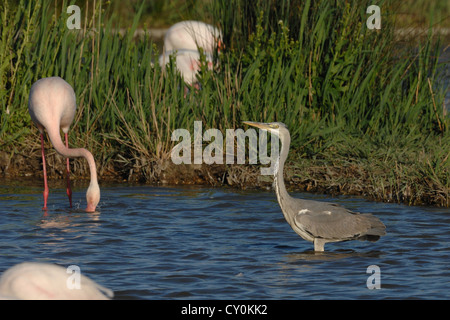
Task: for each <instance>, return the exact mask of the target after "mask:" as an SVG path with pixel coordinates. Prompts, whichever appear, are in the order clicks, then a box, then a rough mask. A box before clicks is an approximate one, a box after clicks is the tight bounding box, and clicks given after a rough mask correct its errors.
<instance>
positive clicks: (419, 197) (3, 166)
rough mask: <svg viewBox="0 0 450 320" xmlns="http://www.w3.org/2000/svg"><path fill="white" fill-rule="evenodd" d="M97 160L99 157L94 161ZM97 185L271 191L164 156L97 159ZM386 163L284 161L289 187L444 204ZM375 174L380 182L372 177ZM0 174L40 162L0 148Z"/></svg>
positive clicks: (6, 176) (58, 179)
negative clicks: (388, 173) (393, 174)
mask: <svg viewBox="0 0 450 320" xmlns="http://www.w3.org/2000/svg"><path fill="white" fill-rule="evenodd" d="M97 162H98V161H97ZM97 165H98V168H97V171H98V176H99V182H100V185H101V184H102V183H103V184H106V185H107V184H111V183H127V184H130V183H131V184H133V183H139V184H148V185H163V186H179V185H198V186H212V187H231V188H237V189H242V190H245V189H247V190H251V189H255V190H256V189H265V190H271V188H272V183H273V177H272V176H264V175H261V172H260V167H259V166H256V165H237V164H233V165H207V164H201V165H199V164H191V165H186V164H180V165H176V164H174V163H173V162H172V161H171V160H170V159H169V160H149V161H144V162H143V161H142V160H141V161H136V162H135V163H133V164H131V163H129V164H127V165H123V164H121V163H120V162H117V161H109V162H108V163H107V164H102V163H100V164H99V163H98V164H97ZM47 170H48V175H49V180H50V181H52V183H53V185H54V187H56V186H63V185H64V183H65V171H64V170H65V162H64V158H63V157H61V156H59V155H57V154H56V153H50V154H49V155H47ZM383 171H385V168H379V167H370V166H369V167H368V166H367V165H364V164H362V163H351V164H340V163H335V164H328V163H324V162H320V161H313V160H308V159H303V160H301V161H300V162H298V163H295V164H294V163H290V162H289V161H288V162H287V163H286V167H285V175H284V176H285V181H286V187H287V188H288V190H289V191H290V192H294V191H295V192H310V193H319V194H327V195H331V196H337V195H347V196H356V197H363V198H365V199H367V200H371V201H381V202H390V203H402V204H407V205H430V206H444V207H448V206H449V205H450V203H449V199H448V198H449V196H448V194H446V192H442V191H439V190H437V189H436V188H434V187H433V186H430V187H429V188H428V191H424V190H423V189H418V187H417V186H419V185H422V184H423V181H417V183H416V182H414V181H406V180H402V181H400V180H399V179H397V181H396V182H395V183H393V182H392V180H390V179H389V177H384V176H383V174H384V172H383ZM374 177H376V179H380V180H381V183H379V181H378V180H377V181H375V178H374ZM0 179H1V180H3V182H4V183H5V182H6V183H7V184H9V183H21V182H27V181H33V185H39V181H42V161H41V158H40V157H37V156H36V155H30V156H26V155H23V154H22V155H19V154H17V155H14V156H10V155H9V154H7V153H6V152H3V151H0ZM71 180H72V185H73V186H75V187H76V186H77V185H78V186H80V185H86V184H87V183H88V181H89V169H88V167H87V164H86V163H85V162H84V161H83V159H81V160H80V159H72V160H71Z"/></svg>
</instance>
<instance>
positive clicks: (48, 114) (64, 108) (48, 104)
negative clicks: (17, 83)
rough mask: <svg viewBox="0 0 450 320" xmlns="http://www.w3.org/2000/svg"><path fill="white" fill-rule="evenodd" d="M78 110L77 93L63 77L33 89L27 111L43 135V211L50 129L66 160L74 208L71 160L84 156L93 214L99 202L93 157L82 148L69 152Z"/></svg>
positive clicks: (48, 79) (32, 87)
mask: <svg viewBox="0 0 450 320" xmlns="http://www.w3.org/2000/svg"><path fill="white" fill-rule="evenodd" d="M76 108H77V104H76V98H75V92H74V91H73V88H72V87H71V86H70V84H68V83H67V82H66V81H64V80H63V79H61V78H60V77H50V78H43V79H40V80H38V81H36V82H35V83H34V84H33V85H32V86H31V90H30V97H29V101H28V111H29V112H30V116H31V119H32V120H33V122H34V123H35V124H36V126H37V127H38V129H39V132H40V134H41V151H42V166H43V170H44V207H43V209H44V210H47V199H48V193H49V191H48V184H47V170H46V166H45V155H44V129H45V130H47V133H48V136H49V138H50V141H51V142H52V144H53V147H54V148H55V150H56V151H57V152H58V153H59V154H61V155H62V156H64V157H67V195H68V197H69V202H70V207H72V190H71V187H70V179H69V172H70V171H69V158H77V157H84V158H86V160H87V162H88V164H89V170H90V172H91V182H90V184H89V188H88V189H87V192H86V200H87V208H86V211H87V212H94V211H95V208H96V207H97V205H98V203H99V201H100V187H99V186H98V181H97V171H96V166H95V161H94V157H93V156H92V154H91V153H90V152H89V151H88V150H86V149H83V148H78V149H70V148H69V144H68V131H69V127H70V125H71V124H72V121H73V118H74V116H75V111H76ZM60 128H61V129H62V131H63V132H64V138H65V142H66V144H65V145H64V143H63V142H62V140H61V136H60V131H59V130H60Z"/></svg>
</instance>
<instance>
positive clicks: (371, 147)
mask: <svg viewBox="0 0 450 320" xmlns="http://www.w3.org/2000/svg"><path fill="white" fill-rule="evenodd" d="M50 4H51V1H49V0H40V1H34V2H32V1H21V2H20V4H19V5H18V6H17V8H15V10H13V11H11V9H10V8H9V7H8V5H7V4H5V5H4V6H3V8H2V11H1V12H0V14H1V22H0V24H1V26H2V29H1V32H2V35H1V42H0V45H1V48H0V55H1V56H0V61H1V63H0V81H1V86H0V90H1V91H0V104H1V110H2V112H1V115H0V121H1V122H0V145H1V150H2V151H4V152H7V153H8V154H10V155H13V154H17V153H24V152H30V149H31V152H35V150H37V149H38V141H37V139H36V136H37V135H36V134H37V131H36V129H35V128H34V126H33V125H32V124H31V121H30V118H29V115H28V111H27V100H28V93H29V89H30V86H31V84H32V83H33V82H34V81H36V80H37V79H39V78H42V77H46V76H52V75H58V76H61V77H63V78H65V79H66V80H67V81H68V82H69V83H70V84H72V85H73V87H74V89H75V92H76V95H77V102H78V112H77V115H76V117H75V121H74V123H73V125H72V127H71V132H72V134H71V135H70V139H71V140H70V144H71V145H72V146H85V147H87V148H89V149H91V150H93V151H94V153H95V154H96V160H97V162H98V165H99V167H100V175H101V174H102V172H106V171H108V170H115V171H116V172H118V173H119V174H121V175H122V176H124V177H126V176H128V175H129V174H130V173H132V172H134V173H136V172H139V174H140V178H141V179H142V180H147V181H150V180H151V178H152V176H153V174H154V170H155V169H154V168H155V166H154V164H155V163H156V162H160V161H163V160H167V159H169V155H170V150H171V148H172V147H173V145H174V142H172V141H171V140H170V137H171V133H172V131H173V130H174V129H177V128H185V129H188V130H190V131H191V132H192V131H193V124H194V121H197V120H201V121H203V127H204V129H207V128H218V129H220V130H225V129H226V128H238V127H241V126H242V121H243V120H254V121H282V122H284V123H286V124H287V125H288V127H289V129H290V131H291V135H292V149H293V152H292V153H291V156H290V161H291V163H294V164H295V165H296V166H297V167H301V164H302V163H304V161H305V159H306V161H307V164H308V165H309V166H311V164H317V163H321V164H324V166H325V167H327V166H332V165H334V164H339V165H340V166H347V165H350V164H355V163H357V164H360V165H363V164H365V163H366V164H371V165H372V172H378V171H377V170H378V169H379V168H380V167H382V166H381V165H382V164H383V165H385V166H388V167H390V168H394V169H392V170H393V171H392V172H391V173H386V170H385V171H382V172H383V175H382V176H376V175H370V174H368V177H367V178H366V182H368V183H371V184H373V185H374V186H376V187H377V188H378V187H379V186H380V185H383V188H378V189H379V190H378V191H374V193H375V192H376V193H377V194H383V193H385V194H388V193H389V194H392V193H393V191H392V190H397V191H398V192H397V191H395V192H397V193H398V194H399V196H398V197H397V198H396V199H395V200H398V201H399V200H401V197H402V196H401V195H400V194H404V192H403V191H404V190H406V189H407V188H406V186H405V184H408V188H409V189H408V190H419V188H420V187H421V184H422V185H424V183H423V181H428V182H427V183H428V185H429V186H428V191H429V192H435V193H436V194H437V193H438V194H439V196H436V197H438V198H439V199H441V200H442V199H444V200H442V201H444V202H445V203H447V202H446V201H447V198H448V197H447V190H448V178H447V174H448V168H449V167H448V166H449V162H448V152H449V151H450V150H448V146H449V145H450V144H449V143H448V142H449V135H448V119H447V118H446V117H444V116H443V110H442V102H443V94H442V92H438V91H436V86H435V85H434V83H435V79H436V73H437V70H438V65H437V61H438V60H437V58H438V48H439V47H438V45H436V44H434V43H433V42H432V41H431V40H432V39H431V38H430V39H428V40H427V41H425V42H424V43H423V44H420V45H419V46H418V47H415V48H411V49H407V48H398V47H396V46H395V42H394V41H393V24H394V23H395V21H394V17H392V16H389V15H386V16H383V22H382V23H383V24H382V29H381V31H374V30H369V29H367V27H366V26H365V21H366V19H367V17H368V15H367V14H366V13H365V10H366V8H367V6H368V5H369V2H368V1H367V3H366V2H364V1H356V0H352V1H311V0H306V1H296V0H291V1H254V2H253V1H252V2H248V1H244V0H231V1H215V2H212V4H211V10H210V13H209V14H212V16H213V17H214V18H213V21H215V23H216V24H218V25H219V26H220V27H221V29H222V30H223V31H224V38H225V43H226V50H225V51H224V52H223V53H222V54H221V55H220V56H218V57H217V59H218V62H219V63H218V66H217V68H216V70H215V71H214V72H212V71H208V70H207V68H204V69H203V70H202V72H201V74H200V76H199V79H200V82H201V84H202V86H201V90H194V89H193V88H191V90H190V91H189V93H188V94H187V95H186V96H185V95H184V89H183V88H184V83H183V81H182V78H181V76H180V75H179V74H178V72H177V71H176V68H175V67H174V66H173V64H172V65H171V66H170V67H169V69H168V70H165V72H163V70H161V68H160V67H159V65H158V64H154V63H153V61H157V59H156V58H157V56H158V54H159V53H158V52H157V49H156V46H155V45H154V44H153V43H152V41H151V39H150V38H149V36H148V35H146V36H144V37H143V38H141V39H133V33H134V31H135V29H136V28H137V26H138V24H139V17H140V14H141V13H142V11H143V10H144V6H143V5H141V6H139V7H136V9H135V10H136V13H137V14H136V16H135V17H134V20H133V23H132V25H131V26H129V28H128V29H127V32H126V34H124V35H119V34H117V33H116V32H115V31H114V28H113V26H112V20H111V19H105V17H106V16H109V13H108V12H105V11H104V6H103V3H102V1H100V0H99V1H97V2H93V3H92V2H86V6H85V11H84V12H83V13H82V17H83V28H82V30H79V31H73V30H69V29H68V28H67V27H66V24H65V23H66V19H67V14H66V13H65V10H62V9H63V8H66V6H67V5H68V4H69V3H68V2H63V3H62V5H61V8H60V9H58V10H55V9H50V8H51V7H50ZM380 5H381V6H382V7H383V8H389V5H390V3H389V2H388V1H386V2H382V3H381V4H380ZM386 10H387V11H388V9H386ZM61 12H62V13H61ZM24 150H26V151H24ZM35 153H36V156H38V153H37V152H35ZM395 164H397V168H400V169H398V170H397V169H395ZM374 165H375V166H376V167H375V168H374V167H373V166H374ZM80 166H82V165H81V164H80ZM307 167H308V166H305V167H304V168H305V170H307ZM369 167H370V166H368V165H367V166H365V169H368V168H369ZM409 170H411V171H409ZM399 172H403V173H402V174H403V175H402V179H403V180H402V181H403V182H398V181H399ZM411 173H413V174H411ZM305 174H306V175H307V173H305ZM314 179H317V177H316V178H314ZM384 186H387V187H384ZM375 189H376V188H375V187H374V188H372V190H375ZM387 190H389V191H387ZM402 190H403V191H402ZM421 190H422V189H421ZM430 190H431V191H430ZM436 190H438V191H436ZM395 192H394V193H395ZM402 192H403V193H402ZM411 192H412V191H411ZM442 194H444V196H442ZM442 201H441V202H442Z"/></svg>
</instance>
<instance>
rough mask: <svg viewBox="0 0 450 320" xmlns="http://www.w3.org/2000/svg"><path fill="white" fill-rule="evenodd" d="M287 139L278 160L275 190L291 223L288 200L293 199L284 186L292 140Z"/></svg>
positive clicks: (285, 215) (282, 209)
mask: <svg viewBox="0 0 450 320" xmlns="http://www.w3.org/2000/svg"><path fill="white" fill-rule="evenodd" d="M284 138H285V139H284V140H283V141H282V142H281V152H280V157H279V158H278V165H277V166H276V170H275V174H274V177H275V178H274V181H273V183H274V188H275V193H276V195H277V199H278V203H279V204H280V207H281V211H283V214H284V217H285V218H286V220H287V221H288V222H289V223H290V217H288V216H287V212H290V210H289V209H288V208H286V206H287V200H289V199H290V198H291V196H290V195H289V193H288V192H287V190H286V186H285V184H284V177H283V171H284V170H283V169H284V163H285V161H286V158H287V156H288V153H289V145H290V143H291V139H290V137H289V136H287V137H284Z"/></svg>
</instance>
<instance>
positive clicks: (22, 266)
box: [0, 262, 114, 300]
mask: <svg viewBox="0 0 450 320" xmlns="http://www.w3.org/2000/svg"><path fill="white" fill-rule="evenodd" d="M72 267H76V266H72ZM73 271H76V270H75V269H72V268H70V267H69V268H67V269H66V268H63V267H61V266H58V265H55V264H50V263H41V262H23V263H19V264H17V265H15V266H13V267H11V268H9V269H8V270H6V271H5V272H4V273H3V274H2V276H1V277H0V300H1V299H5V300H6V299H22V300H109V299H111V298H112V297H113V296H114V293H113V291H112V290H110V289H108V288H105V287H103V286H101V285H99V284H97V283H96V282H94V281H93V280H91V279H89V278H88V277H86V276H84V275H82V274H81V273H78V274H75V273H73ZM79 271H80V270H79V268H78V272H79ZM72 273H73V274H72Z"/></svg>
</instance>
